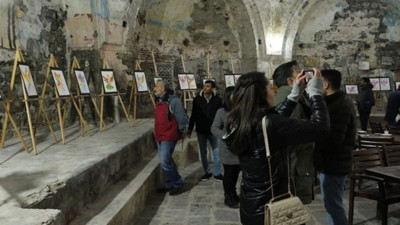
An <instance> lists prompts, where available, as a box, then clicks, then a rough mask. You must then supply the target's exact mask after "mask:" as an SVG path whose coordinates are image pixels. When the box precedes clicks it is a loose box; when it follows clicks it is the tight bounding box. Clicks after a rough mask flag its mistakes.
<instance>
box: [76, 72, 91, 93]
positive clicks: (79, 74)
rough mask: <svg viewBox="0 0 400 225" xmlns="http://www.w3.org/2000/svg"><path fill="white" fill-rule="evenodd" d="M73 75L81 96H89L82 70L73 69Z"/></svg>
mask: <svg viewBox="0 0 400 225" xmlns="http://www.w3.org/2000/svg"><path fill="white" fill-rule="evenodd" d="M74 73H75V76H76V81H77V82H78V86H79V90H80V93H81V94H82V95H89V94H90V90H89V85H88V83H87V81H86V77H85V73H84V72H83V70H77V69H74Z"/></svg>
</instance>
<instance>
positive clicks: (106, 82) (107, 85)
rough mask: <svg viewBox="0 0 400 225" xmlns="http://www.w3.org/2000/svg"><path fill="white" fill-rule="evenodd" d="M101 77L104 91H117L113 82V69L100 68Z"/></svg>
mask: <svg viewBox="0 0 400 225" xmlns="http://www.w3.org/2000/svg"><path fill="white" fill-rule="evenodd" d="M100 73H101V78H102V80H103V87H104V92H105V93H107V94H109V93H117V92H118V90H117V84H116V83H115V78H114V71H113V70H105V69H104V70H101V71H100Z"/></svg>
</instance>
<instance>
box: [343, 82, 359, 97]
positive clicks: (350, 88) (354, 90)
mask: <svg viewBox="0 0 400 225" xmlns="http://www.w3.org/2000/svg"><path fill="white" fill-rule="evenodd" d="M345 88H346V94H349V95H356V94H358V86H357V85H355V84H346V85H345Z"/></svg>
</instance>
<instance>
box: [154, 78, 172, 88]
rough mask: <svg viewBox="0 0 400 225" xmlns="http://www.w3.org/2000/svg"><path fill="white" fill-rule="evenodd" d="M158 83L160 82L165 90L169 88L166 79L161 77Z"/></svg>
mask: <svg viewBox="0 0 400 225" xmlns="http://www.w3.org/2000/svg"><path fill="white" fill-rule="evenodd" d="M157 83H160V84H161V85H162V86H163V87H164V89H165V90H169V85H168V82H167V81H166V80H164V79H160V80H157Z"/></svg>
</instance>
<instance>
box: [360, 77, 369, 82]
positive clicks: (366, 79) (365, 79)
mask: <svg viewBox="0 0 400 225" xmlns="http://www.w3.org/2000/svg"><path fill="white" fill-rule="evenodd" d="M361 79H362V80H364V82H365V83H370V81H369V78H368V77H362V78H361Z"/></svg>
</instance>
